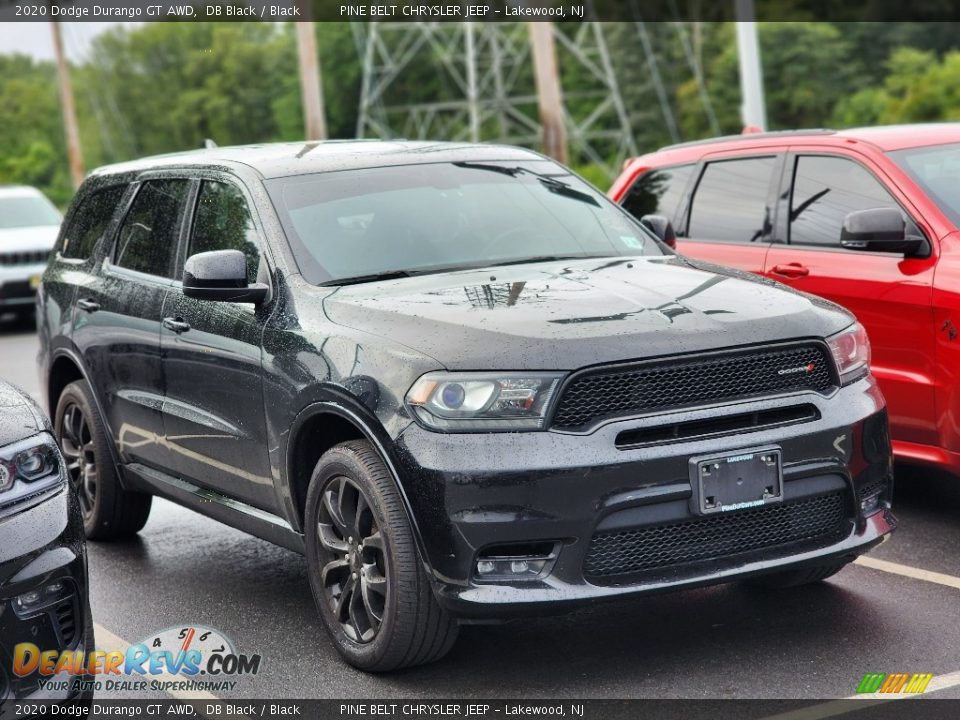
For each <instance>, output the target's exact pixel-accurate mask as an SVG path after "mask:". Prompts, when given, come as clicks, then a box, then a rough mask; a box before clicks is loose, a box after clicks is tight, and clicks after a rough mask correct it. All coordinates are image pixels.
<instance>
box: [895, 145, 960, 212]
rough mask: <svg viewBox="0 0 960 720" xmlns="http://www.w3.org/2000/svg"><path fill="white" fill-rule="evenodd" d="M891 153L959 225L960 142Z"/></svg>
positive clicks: (898, 163)
mask: <svg viewBox="0 0 960 720" xmlns="http://www.w3.org/2000/svg"><path fill="white" fill-rule="evenodd" d="M890 157H892V158H893V160H894V162H896V163H897V165H899V166H900V167H901V168H902V169H903V170H904V171H906V173H907V174H908V175H909V176H910V177H912V178H913V180H914V181H915V182H916V183H917V185H919V186H920V187H921V188H922V189H923V191H924V192H925V193H926V194H927V195H928V196H930V199H931V200H933V201H934V202H935V203H937V205H938V206H939V207H940V209H941V210H943V212H944V214H945V215H946V216H947V217H948V218H950V220H951V221H953V224H954V225H956V226H957V227H960V143H955V144H952V145H932V146H929V147H919V148H911V149H909V150H897V151H896V152H891V153H890Z"/></svg>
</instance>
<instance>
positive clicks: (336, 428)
mask: <svg viewBox="0 0 960 720" xmlns="http://www.w3.org/2000/svg"><path fill="white" fill-rule="evenodd" d="M318 436H320V438H321V441H320V442H311V438H314V439H315V438H317V437H318ZM347 440H367V441H368V442H369V443H370V444H371V445H372V446H373V448H374V449H375V450H376V452H377V454H378V455H379V456H380V459H381V460H382V461H383V463H384V465H385V466H386V468H387V471H388V472H389V473H390V478H391V480H392V482H393V485H394V487H395V488H396V490H397V493H398V494H399V495H400V499H401V502H402V503H403V509H404V513H405V514H406V517H407V521H408V522H409V523H410V529H411V531H412V532H413V537H414V540H415V542H416V543H417V549H418V550H419V551H420V557H421V561H422V562H424V563H425V566H427V568H428V572H430V570H429V563H428V561H427V559H426V558H427V555H426V553H425V547H424V544H423V538H422V536H421V534H420V528H419V527H418V525H417V520H416V517H415V516H414V514H413V511H412V507H411V504H410V499H409V498H408V497H407V493H406V491H405V489H404V486H403V483H402V482H401V480H400V473H399V471H398V469H397V462H396V459H395V458H394V457H393V454H392V453H391V452H390V449H389V446H390V439H389V437H388V436H387V433H386V431H385V430H384V429H383V426H382V425H381V424H380V422H379V421H378V420H377V419H376V417H375V416H373V414H372V413H370V411H369V410H366V409H365V408H363V406H361V405H360V404H359V403H357V402H355V401H353V400H352V399H351V398H350V397H349V396H348V395H345V394H341V393H335V392H334V393H332V394H331V397H330V398H329V399H325V400H321V401H319V402H314V403H311V404H310V405H308V406H306V407H305V408H303V409H302V410H301V411H300V412H299V414H298V415H297V417H296V418H295V419H294V421H293V424H292V425H291V427H290V434H289V441H288V443H287V448H286V452H285V460H284V463H285V471H286V481H287V486H288V487H287V491H288V493H289V497H290V502H291V503H292V505H293V508H292V509H293V512H294V517H293V519H294V522H295V529H297V530H298V531H300V532H303V529H304V527H305V525H304V514H305V511H306V499H307V490H308V489H309V485H310V477H311V475H312V474H313V469H314V467H315V466H316V464H317V462H318V461H319V460H320V457H321V456H322V455H323V453H325V452H326V451H327V450H329V449H330V448H332V447H333V446H334V445H338V444H340V443H341V442H345V441H347ZM430 574H431V575H432V573H430Z"/></svg>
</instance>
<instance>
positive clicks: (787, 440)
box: [396, 377, 896, 618]
mask: <svg viewBox="0 0 960 720" xmlns="http://www.w3.org/2000/svg"><path fill="white" fill-rule="evenodd" d="M797 405H803V406H812V407H813V408H815V410H816V412H815V416H817V417H816V419H808V420H806V421H803V422H797V423H795V424H791V425H788V426H781V427H771V428H765V429H758V430H749V431H743V432H738V433H736V434H721V435H716V436H713V437H710V438H705V439H693V440H687V441H682V442H667V443H662V442H661V443H659V444H654V445H650V446H644V447H636V448H628V449H620V448H618V447H617V444H616V441H617V437H618V435H620V434H621V433H623V432H625V431H633V430H636V429H637V428H641V427H647V428H653V427H662V426H664V425H667V424H675V423H685V422H690V421H698V420H704V419H710V420H716V419H717V418H718V417H721V416H725V415H738V416H741V417H743V416H744V415H745V414H750V413H754V412H759V411H763V410H769V409H771V408H784V407H791V406H797ZM621 437H623V436H621ZM770 445H776V446H779V447H780V448H781V449H782V453H783V477H784V500H783V502H782V503H778V504H772V505H765V506H763V507H762V508H751V509H746V510H737V511H733V512H725V513H722V515H721V516H710V517H709V518H707V517H706V516H701V515H699V514H697V513H695V512H694V511H692V510H691V496H692V484H691V481H690V475H689V472H690V471H689V460H690V458H693V457H697V456H703V455H711V454H717V453H726V452H736V451H740V450H749V449H751V448H759V447H763V446H770ZM396 451H397V456H398V459H399V469H400V475H401V483H402V485H403V491H404V494H405V495H406V497H407V499H408V504H409V507H410V511H411V514H412V517H413V521H414V524H415V526H416V530H417V533H418V535H419V538H420V542H421V548H422V551H423V554H424V556H425V560H426V562H427V565H428V567H429V569H430V571H431V572H432V575H433V580H434V587H435V590H436V593H437V596H438V598H439V600H440V602H441V603H442V604H443V605H444V606H445V607H446V608H447V609H449V610H450V611H451V612H453V613H455V614H457V615H459V616H461V617H478V618H481V617H502V616H510V615H518V614H523V613H524V612H527V611H538V612H542V611H545V610H550V609H566V607H568V606H576V605H578V604H582V603H584V602H590V601H595V600H599V599H603V598H615V597H620V596H624V595H628V594H633V593H646V592H657V591H664V590H671V589H680V588H687V587H694V586H699V585H708V584H714V583H721V582H726V581H731V580H734V579H740V578H743V577H747V576H750V575H757V574H762V573H767V572H774V571H777V570H781V569H787V568H793V567H797V566H800V565H817V564H826V563H830V562H834V561H839V560H841V559H842V560H849V559H853V558H854V557H856V556H857V555H860V554H862V553H864V552H866V551H867V550H869V549H870V548H872V547H873V546H875V545H876V544H878V543H879V542H881V541H882V540H883V538H884V537H885V536H886V535H887V534H889V533H890V532H891V531H892V530H893V529H894V528H895V525H896V520H895V518H894V516H893V515H892V513H891V512H890V500H891V496H892V492H893V477H892V467H893V465H892V456H891V452H890V441H889V435H888V431H887V418H886V409H885V404H884V400H883V396H882V395H881V393H880V391H879V389H878V388H877V386H876V383H875V381H874V380H873V378H872V377H868V378H865V379H864V380H861V381H859V382H857V383H854V384H852V385H850V386H847V387H845V388H841V389H839V390H836V391H835V392H834V393H833V395H832V396H830V397H824V396H821V395H818V394H815V393H797V394H793V395H790V396H787V397H780V398H776V399H769V400H759V401H752V402H743V403H736V404H728V405H723V406H718V407H713V408H699V409H696V410H688V411H683V412H674V413H667V414H660V415H651V416H647V417H644V418H639V419H633V420H625V421H617V422H611V423H608V424H606V425H603V426H601V427H599V428H597V429H596V430H594V431H592V432H590V433H588V434H568V433H560V432H552V431H551V432H530V433H511V434H440V433H433V432H429V431H426V430H424V429H422V428H420V427H419V426H417V425H411V426H410V427H409V428H407V429H406V430H405V431H404V433H403V434H401V436H400V437H399V438H398V439H397V443H396ZM878 491H879V492H880V500H879V506H878V508H877V510H876V511H875V512H872V513H871V514H869V515H868V516H864V514H863V513H862V512H861V505H860V501H861V500H862V499H863V497H865V496H867V495H872V494H875V493H876V492H878ZM768 508H780V509H779V510H775V511H773V512H765V511H766V509H768ZM823 508H828V509H829V510H823ZM821 510H822V511H823V512H827V511H829V512H831V513H833V515H832V516H831V517H832V518H833V519H832V520H831V521H830V522H829V523H824V522H822V521H821V520H822V519H821V518H818V515H817V513H818V512H821ZM774 523H775V524H776V528H773V530H771V527H770V525H771V524H774ZM818 523H819V524H818ZM808 527H813V528H814V530H811V531H810V532H809V533H808V532H806V530H805V528H808ZM768 537H769V538H770V539H771V540H770V542H766V538H768ZM545 543H554V544H555V545H554V547H555V548H556V549H557V551H558V552H557V553H556V557H555V558H554V559H553V560H551V563H552V565H550V566H549V572H544V573H543V574H541V576H539V577H538V578H535V579H530V580H511V581H504V580H500V581H485V580H483V579H481V578H480V576H479V574H477V573H476V566H477V561H478V558H480V557H481V556H482V557H486V556H488V555H489V554H490V552H491V551H490V548H491V546H498V545H508V546H510V554H516V553H517V551H518V548H519V549H520V550H522V549H523V547H525V546H527V547H529V546H531V545H534V544H539V545H538V547H539V546H542V545H543V544H545ZM494 554H495V551H494ZM621 567H622V568H628V570H625V571H624V572H619V570H620V568H621Z"/></svg>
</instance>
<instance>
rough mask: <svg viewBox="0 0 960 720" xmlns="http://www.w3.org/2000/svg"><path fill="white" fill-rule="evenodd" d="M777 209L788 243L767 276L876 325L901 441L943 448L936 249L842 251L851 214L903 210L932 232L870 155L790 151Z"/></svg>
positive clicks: (878, 366) (881, 369)
mask: <svg viewBox="0 0 960 720" xmlns="http://www.w3.org/2000/svg"><path fill="white" fill-rule="evenodd" d="M783 178H784V179H783V185H782V192H781V193H780V201H779V205H778V211H777V225H778V227H777V232H776V236H777V239H778V241H779V242H776V243H774V244H773V245H772V246H771V247H770V250H769V252H768V253H767V257H766V266H765V274H766V275H767V277H770V278H772V279H774V280H778V281H780V282H783V283H785V284H787V285H789V286H791V287H793V288H796V289H797V290H803V291H805V292H809V293H812V294H814V295H820V296H822V297H825V298H827V299H829V300H833V301H834V302H836V303H838V304H840V305H843V306H844V307H846V308H847V309H849V310H851V311H852V312H853V313H854V315H856V316H857V319H858V320H860V322H861V323H863V325H864V326H865V327H866V328H867V332H868V334H869V336H870V340H871V345H872V347H873V363H872V365H873V372H874V374H875V375H876V377H877V378H878V380H879V381H880V386H881V388H882V390H883V392H884V395H885V396H886V398H887V402H888V405H889V412H890V425H891V433H892V436H893V438H894V440H897V441H900V442H910V443H922V444H930V445H937V444H939V443H938V438H937V430H936V424H935V413H934V408H935V402H934V382H935V359H934V329H933V309H932V283H933V271H934V265H935V262H936V258H935V250H936V249H935V248H933V247H932V246H930V250H931V252H929V253H927V257H925V258H920V257H911V258H904V257H903V255H898V254H894V253H878V252H860V251H855V250H846V249H843V248H841V247H840V229H841V226H842V223H843V219H844V217H845V216H846V215H847V213H850V212H852V211H855V210H866V209H870V208H878V207H898V208H900V209H901V211H903V213H904V216H905V218H906V220H907V232H908V234H923V235H925V236H926V237H927V238H928V240H929V239H930V238H932V237H933V234H932V233H931V230H930V228H929V227H925V226H924V225H923V223H922V221H918V214H917V212H916V209H915V208H914V207H913V205H912V204H911V203H910V201H909V200H908V199H907V197H906V196H904V195H903V193H901V192H900V190H899V189H898V188H896V187H895V186H894V185H893V183H892V181H891V180H890V179H889V178H888V177H887V176H886V175H885V174H884V172H883V169H882V168H881V167H880V166H879V165H878V164H877V163H875V162H874V161H873V160H872V159H871V158H869V157H867V156H865V155H862V154H860V153H855V152H847V151H843V150H838V149H835V148H830V149H829V150H828V149H826V148H823V149H818V148H803V149H800V148H796V149H795V151H791V152H790V153H788V155H787V158H786V167H785V171H784V173H783Z"/></svg>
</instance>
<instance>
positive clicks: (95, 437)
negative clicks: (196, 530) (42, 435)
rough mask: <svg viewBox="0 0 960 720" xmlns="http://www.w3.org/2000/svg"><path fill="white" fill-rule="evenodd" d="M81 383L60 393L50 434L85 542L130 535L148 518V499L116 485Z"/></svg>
mask: <svg viewBox="0 0 960 720" xmlns="http://www.w3.org/2000/svg"><path fill="white" fill-rule="evenodd" d="M91 398H92V393H91V391H90V386H89V385H88V384H87V382H86V381H85V380H77V381H76V382H72V383H70V384H69V385H67V387H65V388H64V389H63V393H62V394H61V395H60V398H59V400H58V401H57V411H56V413H55V414H54V423H53V427H54V433H55V434H56V437H57V444H58V445H59V446H60V451H61V452H62V453H63V457H64V460H65V461H66V463H67V475H68V476H69V479H70V483H71V485H72V486H73V487H74V489H75V490H76V492H77V496H78V498H79V500H80V509H81V511H82V513H83V529H84V532H85V533H86V536H87V537H88V538H89V539H90V540H114V539H117V538H124V537H130V536H132V535H136V534H137V533H138V532H139V531H140V530H142V529H143V526H144V525H146V523H147V519H148V518H149V517H150V505H151V503H152V501H153V497H152V496H151V495H146V494H144V493H135V492H128V491H126V490H124V489H123V487H121V485H120V478H119V473H118V470H117V466H116V464H115V463H114V462H113V455H112V454H111V452H110V449H111V448H110V443H111V442H112V440H111V439H110V437H109V436H108V435H107V432H106V429H105V428H104V426H103V421H102V420H101V418H100V414H99V413H98V412H97V410H96V408H95V407H94V405H93V402H92V400H91Z"/></svg>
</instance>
